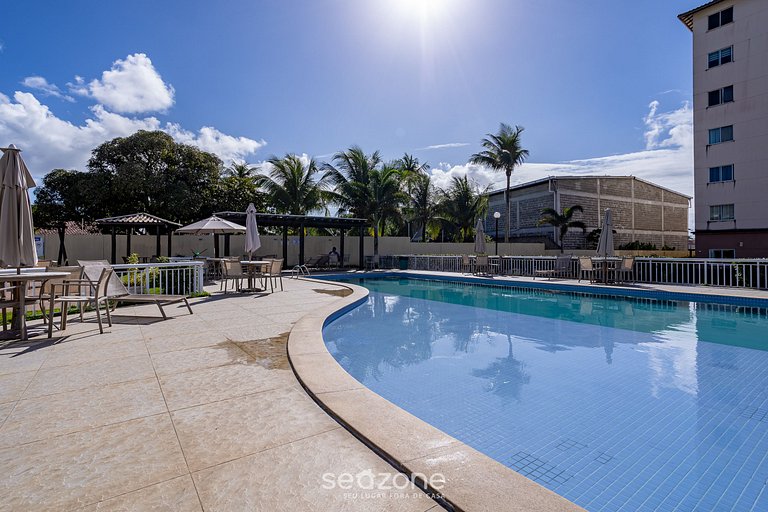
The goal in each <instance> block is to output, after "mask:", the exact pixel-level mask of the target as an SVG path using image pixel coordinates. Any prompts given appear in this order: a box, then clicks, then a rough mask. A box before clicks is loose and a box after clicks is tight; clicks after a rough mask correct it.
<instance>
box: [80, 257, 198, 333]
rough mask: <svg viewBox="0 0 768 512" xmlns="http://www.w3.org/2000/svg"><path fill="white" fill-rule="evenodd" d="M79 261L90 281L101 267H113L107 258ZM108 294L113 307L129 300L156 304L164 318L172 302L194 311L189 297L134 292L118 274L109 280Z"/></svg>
mask: <svg viewBox="0 0 768 512" xmlns="http://www.w3.org/2000/svg"><path fill="white" fill-rule="evenodd" d="M78 263H79V264H80V265H82V267H83V276H84V277H85V279H87V280H89V281H90V282H94V281H96V280H98V276H99V273H100V272H101V269H103V268H108V269H112V267H111V266H110V265H109V262H107V261H106V260H79V261H78ZM107 295H109V300H111V301H114V305H113V308H112V309H114V308H116V307H117V305H118V303H120V302H127V303H129V304H154V305H156V306H157V307H158V309H159V310H160V314H161V315H163V320H165V319H167V318H168V315H166V314H165V310H164V309H163V307H164V306H170V305H171V304H177V303H180V302H183V303H184V305H185V306H186V307H187V310H189V314H190V315H191V314H193V313H192V308H191V307H190V305H189V301H188V300H187V297H186V296H184V295H167V294H159V293H158V294H133V293H131V292H129V291H128V289H127V288H126V287H125V285H124V284H123V281H122V280H121V279H120V277H119V276H117V274H112V277H111V278H110V280H109V286H108V287H107Z"/></svg>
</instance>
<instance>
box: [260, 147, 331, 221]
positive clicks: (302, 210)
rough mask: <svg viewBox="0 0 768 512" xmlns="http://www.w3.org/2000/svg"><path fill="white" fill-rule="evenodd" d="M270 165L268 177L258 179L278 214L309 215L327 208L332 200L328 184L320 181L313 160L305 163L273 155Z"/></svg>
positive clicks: (321, 179)
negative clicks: (329, 200) (327, 204)
mask: <svg viewBox="0 0 768 512" xmlns="http://www.w3.org/2000/svg"><path fill="white" fill-rule="evenodd" d="M268 162H269V164H270V166H271V170H270V171H269V175H258V176H256V178H255V180H256V182H257V184H258V185H259V186H261V187H262V188H263V189H264V191H265V192H266V193H267V195H268V199H269V202H270V203H271V205H272V207H274V209H275V210H276V211H277V212H278V213H287V214H290V215H307V214H308V213H310V212H312V211H315V210H319V209H322V208H324V207H325V205H326V203H327V200H328V199H329V197H328V193H327V191H326V181H325V179H324V177H320V178H319V179H318V178H317V175H318V173H319V169H318V167H317V165H316V164H315V161H314V160H312V159H310V160H309V162H307V163H304V162H303V161H302V160H301V158H299V157H298V156H296V155H285V156H284V157H283V158H277V157H274V156H273V157H271V158H270V159H269V160H268Z"/></svg>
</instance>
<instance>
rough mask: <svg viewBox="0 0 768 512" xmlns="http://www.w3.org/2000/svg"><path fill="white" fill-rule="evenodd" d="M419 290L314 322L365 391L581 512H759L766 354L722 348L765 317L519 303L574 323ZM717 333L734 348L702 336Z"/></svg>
mask: <svg viewBox="0 0 768 512" xmlns="http://www.w3.org/2000/svg"><path fill="white" fill-rule="evenodd" d="M443 286H445V285H443ZM448 286H449V285H448ZM372 288H373V289H374V290H375V289H376V286H372ZM384 288H386V287H384ZM429 293H430V290H428V289H426V288H424V289H419V290H418V291H417V292H413V293H411V296H408V297H406V296H402V295H398V294H397V293H395V290H393V289H390V288H388V289H385V290H383V293H376V292H374V293H372V295H371V297H370V299H369V302H368V304H366V305H364V306H362V307H360V308H358V309H357V310H355V311H353V312H351V313H349V314H348V315H346V316H344V317H342V318H340V319H338V320H336V321H335V322H334V323H332V324H331V325H330V326H328V327H327V328H326V330H325V333H326V341H327V342H328V346H329V350H330V351H331V353H332V354H334V356H335V357H336V358H337V360H338V361H339V362H340V363H341V364H342V366H344V368H345V369H346V370H347V371H349V372H350V373H351V374H352V375H353V376H355V377H356V378H358V379H359V380H361V382H363V383H364V384H365V385H366V386H368V387H369V388H371V389H372V390H373V391H375V392H377V393H379V394H381V395H382V396H384V397H385V398H388V399H389V400H392V401H393V402H395V403H396V404H398V405H400V406H401V407H403V408H404V409H406V410H408V411H410V412H411V413H413V414H415V415H417V416H419V417H420V418H422V419H423V420H425V421H427V422H429V423H430V424H432V425H435V426H436V427H438V428H440V429H442V430H443V431H445V432H447V433H448V434H450V435H453V436H455V437H456V438H458V439H460V440H462V441H464V442H466V443H468V444H470V445H471V446H473V447H475V448H477V449H479V450H480V451H482V452H484V453H486V454H487V455H489V456H491V457H493V458H494V459H496V460H498V461H500V462H502V463H503V464H505V465H507V466H508V467H510V468H513V469H515V470H516V471H518V472H520V473H522V474H524V475H526V476H528V477H529V478H531V479H533V480H535V481H537V482H539V483H541V484H542V485H544V486H546V487H548V488H550V489H552V490H554V491H555V492H557V493H558V494H561V495H563V496H565V497H566V498H568V499H571V500H572V501H574V502H576V503H577V504H579V505H582V506H584V507H585V508H587V509H588V510H591V511H614V510H765V509H768V492H766V489H765V484H766V478H768V461H767V460H766V459H765V455H766V454H768V436H767V434H768V414H767V413H768V372H766V371H765V368H767V367H768V352H766V351H762V350H754V349H748V348H743V347H741V346H733V345H739V344H742V345H743V344H744V342H745V340H744V339H742V338H744V337H745V336H746V337H750V336H754V335H755V333H760V332H766V328H767V327H768V321H767V318H766V316H760V315H759V314H758V315H757V316H754V315H752V316H747V317H742V318H739V319H738V320H739V321H738V322H736V323H734V321H735V318H734V317H729V316H728V315H727V314H726V313H724V312H723V311H722V308H715V309H714V310H707V309H706V308H703V309H700V310H697V309H696V308H695V307H693V306H691V305H690V304H688V303H684V304H679V305H677V306H676V307H670V305H669V304H668V303H664V304H662V305H661V306H660V307H657V308H653V307H648V306H647V304H645V303H640V304H638V303H633V302H631V301H630V302H628V303H619V304H618V307H616V305H617V303H616V302H615V301H611V303H610V306H611V307H610V308H607V307H603V306H604V304H603V303H601V302H599V301H598V302H594V303H592V304H590V305H589V306H588V307H587V306H585V304H584V303H583V302H579V301H573V302H569V299H568V298H563V297H556V298H552V297H550V298H546V297H527V299H526V300H527V303H526V304H525V305H524V307H523V306H521V307H523V309H525V308H530V307H532V304H531V302H533V301H537V300H539V301H552V300H555V301H560V302H561V303H562V304H561V306H564V307H566V306H567V307H569V308H570V309H569V315H570V316H571V320H578V317H579V315H583V316H588V317H589V322H579V321H566V320H562V319H557V318H545V317H543V316H536V315H530V314H520V313H513V312H510V311H505V310H504V307H503V306H499V307H498V308H497V309H495V310H494V309H483V308H474V307H470V306H467V305H460V304H446V303H440V302H435V301H430V300H424V299H422V298H419V297H426V296H428V295H429ZM460 293H462V294H467V300H468V301H472V300H475V299H474V298H472V297H470V296H469V294H472V293H474V292H473V291H469V290H462V291H461V292H460ZM498 293H501V292H498ZM406 294H407V293H406ZM504 300H507V299H504ZM666 302H668V301H666ZM646 316H649V317H648V318H645V317H646ZM740 326H743V327H744V328H740ZM728 333H731V335H730V336H729V338H731V339H724V340H723V341H724V342H726V343H729V342H730V343H732V345H727V344H718V343H711V342H706V341H700V339H699V338H705V339H714V340H717V339H718V338H720V337H722V336H728ZM739 333H741V334H739ZM757 335H759V334H757ZM748 341H749V340H746V342H748ZM753 341H754V340H753ZM758 341H759V340H758Z"/></svg>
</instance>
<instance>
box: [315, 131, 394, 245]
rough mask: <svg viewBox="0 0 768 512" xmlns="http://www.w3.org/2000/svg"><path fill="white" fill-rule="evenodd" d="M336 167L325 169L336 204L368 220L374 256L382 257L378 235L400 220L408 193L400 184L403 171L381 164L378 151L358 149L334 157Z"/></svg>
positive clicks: (357, 147) (354, 147) (330, 165)
mask: <svg viewBox="0 0 768 512" xmlns="http://www.w3.org/2000/svg"><path fill="white" fill-rule="evenodd" d="M333 162H334V164H333V165H332V164H326V165H325V166H324V169H325V175H324V177H325V178H326V179H328V181H329V182H330V183H331V184H333V186H334V191H333V201H334V202H335V203H336V204H337V205H338V206H339V207H340V208H341V209H343V210H345V211H348V212H349V213H350V214H351V215H352V216H353V217H358V218H362V219H367V220H368V221H369V222H370V223H371V227H372V230H373V254H374V255H378V254H379V233H382V232H383V230H384V229H385V228H386V225H387V222H388V221H395V220H397V219H398V218H399V217H400V206H401V205H402V204H403V203H404V202H405V200H406V198H405V194H404V193H403V191H402V189H401V187H400V185H401V182H402V172H401V171H400V169H398V168H396V167H394V166H392V165H386V166H382V165H381V157H380V155H379V152H378V151H376V152H374V153H373V154H372V155H366V154H365V152H364V151H363V150H362V149H361V148H360V147H359V146H353V147H351V148H349V149H348V150H347V151H343V152H339V153H336V154H335V155H334V156H333Z"/></svg>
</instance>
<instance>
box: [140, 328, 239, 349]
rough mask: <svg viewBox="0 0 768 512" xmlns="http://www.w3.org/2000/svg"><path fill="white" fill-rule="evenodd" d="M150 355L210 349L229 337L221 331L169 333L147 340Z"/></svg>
mask: <svg viewBox="0 0 768 512" xmlns="http://www.w3.org/2000/svg"><path fill="white" fill-rule="evenodd" d="M145 339H146V342H147V348H148V349H149V353H150V354H160V353H162V352H173V351H175V350H186V349H189V348H201V347H210V346H212V345H218V344H219V343H222V342H224V341H227V337H226V336H225V335H224V334H223V333H222V332H221V331H220V330H210V329H208V328H207V326H206V330H202V331H200V330H198V331H196V332H190V333H178V334H176V333H168V334H164V335H162V336H154V335H153V337H151V338H145Z"/></svg>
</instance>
